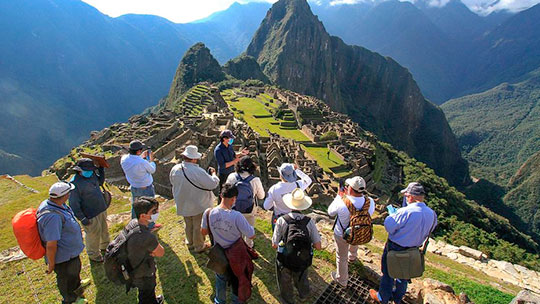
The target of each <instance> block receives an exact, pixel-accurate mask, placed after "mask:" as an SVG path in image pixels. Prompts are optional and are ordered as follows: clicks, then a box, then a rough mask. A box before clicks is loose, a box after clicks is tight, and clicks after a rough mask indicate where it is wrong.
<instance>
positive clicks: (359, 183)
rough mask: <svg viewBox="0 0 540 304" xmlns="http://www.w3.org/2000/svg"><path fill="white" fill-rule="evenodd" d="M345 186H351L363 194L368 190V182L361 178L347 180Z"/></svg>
mask: <svg viewBox="0 0 540 304" xmlns="http://www.w3.org/2000/svg"><path fill="white" fill-rule="evenodd" d="M345 184H347V185H349V186H351V188H353V189H354V191H356V192H362V191H364V190H365V189H366V181H365V180H364V179H363V178H361V177H360V176H355V177H351V178H348V179H346V180H345Z"/></svg>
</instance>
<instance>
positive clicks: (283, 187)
mask: <svg viewBox="0 0 540 304" xmlns="http://www.w3.org/2000/svg"><path fill="white" fill-rule="evenodd" d="M295 172H296V175H298V177H299V178H300V180H298V181H296V182H294V183H289V182H279V183H277V184H275V185H273V186H272V187H270V189H269V190H268V196H267V197H266V199H265V200H264V205H263V207H264V209H266V210H270V208H272V207H274V214H275V215H276V216H279V215H282V214H285V213H289V212H291V209H289V208H288V207H287V206H285V203H283V196H284V195H285V194H288V193H291V192H292V191H293V190H294V189H296V184H297V183H298V187H300V189H302V190H306V189H307V187H309V185H311V182H312V180H311V177H309V176H308V175H307V174H305V173H304V172H302V171H301V170H300V169H296V170H295Z"/></svg>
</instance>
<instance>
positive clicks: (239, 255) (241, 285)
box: [225, 238, 254, 303]
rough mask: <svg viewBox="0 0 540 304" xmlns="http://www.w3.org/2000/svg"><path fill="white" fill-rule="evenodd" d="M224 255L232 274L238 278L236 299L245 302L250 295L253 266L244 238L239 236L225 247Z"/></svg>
mask: <svg viewBox="0 0 540 304" xmlns="http://www.w3.org/2000/svg"><path fill="white" fill-rule="evenodd" d="M225 255H226V256H227V259H228V260H229V265H230V267H231V269H232V272H233V274H234V276H235V277H236V278H237V279H238V301H240V302H242V303H245V302H247V300H248V299H249V297H251V277H252V275H253V269H254V266H253V261H251V255H250V254H249V253H248V249H247V245H246V243H245V242H244V240H243V239H242V238H239V239H238V240H237V241H236V242H235V243H234V244H233V245H232V246H231V247H229V248H227V249H225Z"/></svg>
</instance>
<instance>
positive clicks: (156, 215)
mask: <svg viewBox="0 0 540 304" xmlns="http://www.w3.org/2000/svg"><path fill="white" fill-rule="evenodd" d="M158 216H159V212H158V213H156V214H152V216H150V222H152V223H153V222H155V221H157V219H158Z"/></svg>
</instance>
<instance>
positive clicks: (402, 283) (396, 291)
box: [379, 240, 409, 304]
mask: <svg viewBox="0 0 540 304" xmlns="http://www.w3.org/2000/svg"><path fill="white" fill-rule="evenodd" d="M406 249H407V247H401V246H399V245H398V244H396V243H394V242H392V241H390V240H388V241H387V242H386V245H385V246H384V251H383V255H382V260H381V271H382V273H383V276H382V278H381V284H380V286H379V295H380V296H381V298H382V301H381V303H384V304H386V303H388V301H390V300H393V301H394V303H396V304H400V303H401V299H403V296H404V295H405V293H406V292H407V286H408V283H409V280H400V279H395V278H392V277H390V275H389V274H388V263H387V256H388V251H389V250H395V251H403V250H406Z"/></svg>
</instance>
